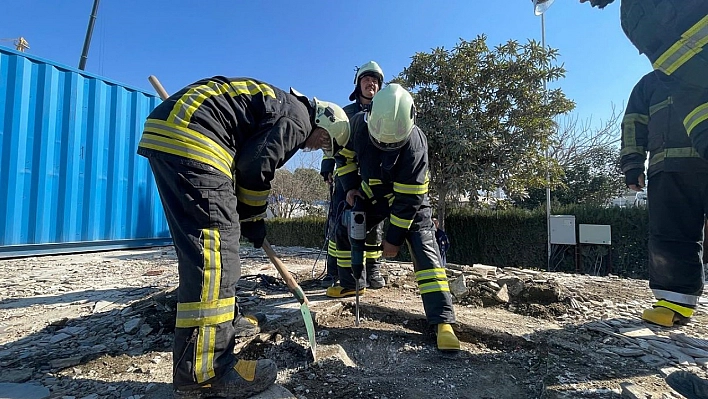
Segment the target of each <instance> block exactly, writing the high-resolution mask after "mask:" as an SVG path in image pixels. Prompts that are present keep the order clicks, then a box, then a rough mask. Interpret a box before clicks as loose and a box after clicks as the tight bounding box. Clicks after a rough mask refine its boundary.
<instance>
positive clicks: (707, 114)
mask: <svg viewBox="0 0 708 399" xmlns="http://www.w3.org/2000/svg"><path fill="white" fill-rule="evenodd" d="M706 73H708V72H706ZM706 119H708V103H705V104H701V105H699V106H698V107H696V109H694V110H693V111H691V113H690V114H688V116H686V118H685V119H684V120H683V125H684V126H685V127H686V131H687V132H688V135H689V136H690V135H691V132H692V131H693V129H695V128H696V126H698V125H699V124H700V123H702V122H703V121H705V120H706Z"/></svg>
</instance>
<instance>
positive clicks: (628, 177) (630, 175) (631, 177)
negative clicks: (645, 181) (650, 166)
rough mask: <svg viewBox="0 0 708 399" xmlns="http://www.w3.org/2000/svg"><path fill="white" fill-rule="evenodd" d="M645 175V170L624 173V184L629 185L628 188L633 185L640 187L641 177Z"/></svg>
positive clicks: (632, 170)
mask: <svg viewBox="0 0 708 399" xmlns="http://www.w3.org/2000/svg"><path fill="white" fill-rule="evenodd" d="M643 174H644V169H639V168H637V169H630V170H628V171H626V172H624V183H625V184H626V185H627V187H629V186H631V185H633V184H634V185H636V186H638V185H639V176H641V175H643Z"/></svg>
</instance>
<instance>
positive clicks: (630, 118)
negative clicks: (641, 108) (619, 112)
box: [622, 114, 649, 125]
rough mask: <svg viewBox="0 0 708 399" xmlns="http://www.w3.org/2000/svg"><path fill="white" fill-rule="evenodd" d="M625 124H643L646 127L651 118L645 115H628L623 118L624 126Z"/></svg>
mask: <svg viewBox="0 0 708 399" xmlns="http://www.w3.org/2000/svg"><path fill="white" fill-rule="evenodd" d="M625 123H641V124H642V125H646V124H648V123H649V116H648V115H644V114H627V115H625V116H624V117H623V118H622V124H625Z"/></svg>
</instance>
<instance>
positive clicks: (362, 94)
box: [359, 93, 374, 101]
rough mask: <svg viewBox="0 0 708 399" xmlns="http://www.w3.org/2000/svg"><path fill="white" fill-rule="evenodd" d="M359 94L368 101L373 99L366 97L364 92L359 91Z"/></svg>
mask: <svg viewBox="0 0 708 399" xmlns="http://www.w3.org/2000/svg"><path fill="white" fill-rule="evenodd" d="M359 95H360V96H361V97H363V98H365V99H367V100H369V101H371V100H373V99H374V98H373V97H367V96H365V95H364V93H359Z"/></svg>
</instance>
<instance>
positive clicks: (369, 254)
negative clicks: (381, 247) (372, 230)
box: [364, 251, 383, 259]
mask: <svg viewBox="0 0 708 399" xmlns="http://www.w3.org/2000/svg"><path fill="white" fill-rule="evenodd" d="M382 256H383V251H365V252H364V258H365V259H378V258H380V257H382Z"/></svg>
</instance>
